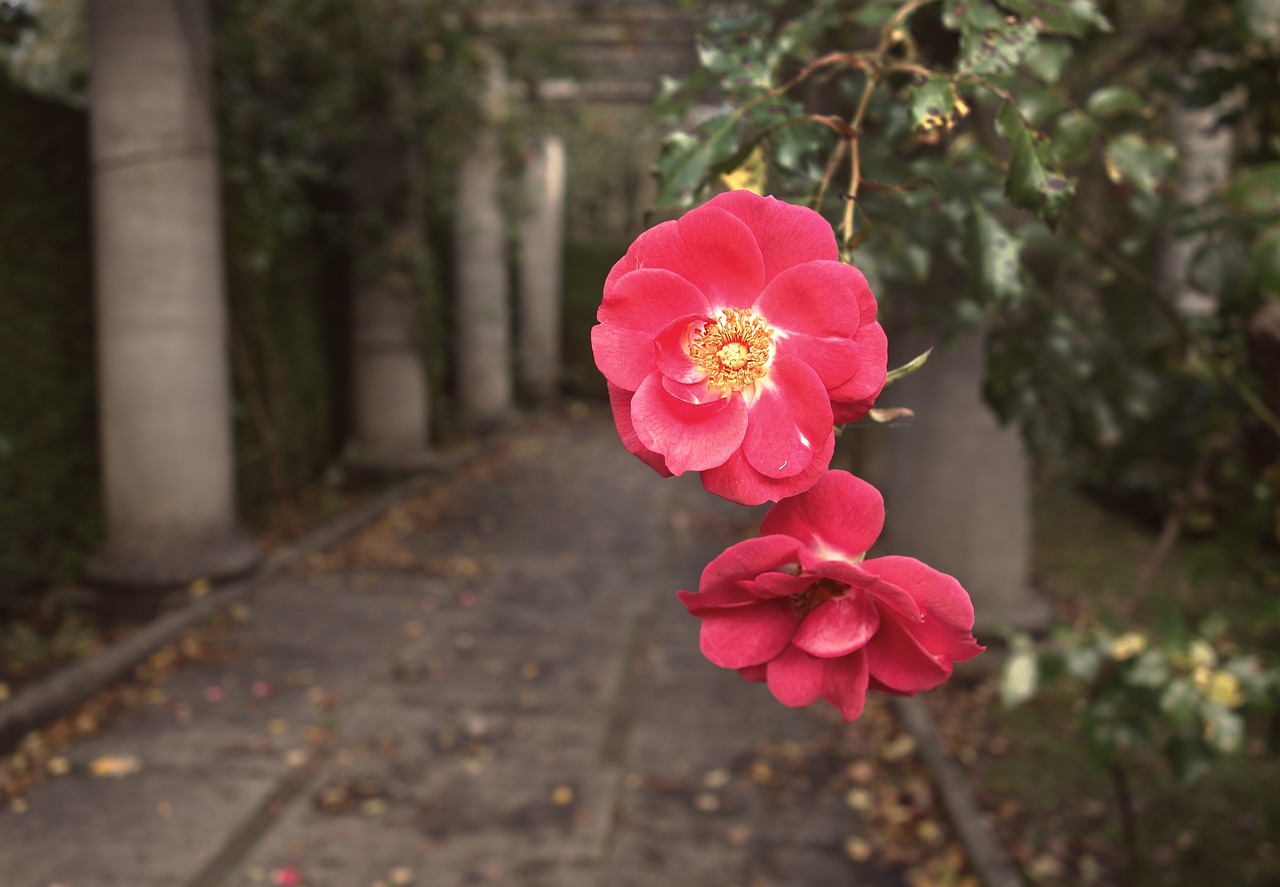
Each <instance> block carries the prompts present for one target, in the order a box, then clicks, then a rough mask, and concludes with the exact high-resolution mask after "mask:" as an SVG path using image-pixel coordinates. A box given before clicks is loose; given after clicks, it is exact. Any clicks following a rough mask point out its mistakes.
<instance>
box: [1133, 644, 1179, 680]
mask: <svg viewBox="0 0 1280 887" xmlns="http://www.w3.org/2000/svg"><path fill="white" fill-rule="evenodd" d="M1169 674H1170V672H1169V657H1167V656H1165V654H1164V651H1163V650H1158V649H1155V648H1154V647H1153V648H1150V649H1147V650H1143V651H1142V653H1140V654H1139V655H1138V657H1137V658H1136V659H1134V660H1133V664H1132V665H1131V666H1130V667H1129V669H1128V671H1127V672H1126V673H1125V683H1127V684H1129V685H1130V686H1131V687H1145V688H1147V689H1151V690H1156V689H1159V688H1161V687H1163V686H1164V685H1165V684H1167V683H1168V682H1169Z"/></svg>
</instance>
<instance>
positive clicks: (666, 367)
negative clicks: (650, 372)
mask: <svg viewBox="0 0 1280 887" xmlns="http://www.w3.org/2000/svg"><path fill="white" fill-rule="evenodd" d="M702 320H704V318H701V317H698V316H696V315H685V316H683V317H678V318H676V319H675V320H673V321H672V322H671V323H669V324H667V326H666V327H665V328H663V330H662V331H661V332H659V333H658V335H657V336H656V337H655V338H654V340H653V341H654V347H655V348H656V356H657V364H656V365H657V368H658V372H660V373H662V375H664V376H666V377H667V378H668V379H671V380H672V381H674V382H683V383H692V382H699V381H702V380H703V379H705V378H706V377H707V371H706V370H704V369H703V368H702V367H700V366H698V365H697V364H696V363H694V362H693V358H691V357H690V356H689V331H690V329H691V327H693V326H694V325H695V324H698V328H699V329H701V324H700V323H699V322H700V321H702Z"/></svg>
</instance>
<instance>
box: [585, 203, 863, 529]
mask: <svg viewBox="0 0 1280 887" xmlns="http://www.w3.org/2000/svg"><path fill="white" fill-rule="evenodd" d="M838 256H839V254H838V252H837V249H836V240H835V234H834V233H833V232H832V230H831V226H830V225H829V224H827V222H826V220H824V219H823V218H822V216H820V215H819V214H818V213H816V212H814V211H813V210H810V209H806V208H805V207H801V206H793V205H791V204H787V203H783V202H781V201H778V200H775V199H774V198H772V197H759V196H757V195H755V194H753V193H751V192H750V191H731V192H728V193H726V194H721V195H719V196H717V197H715V198H714V199H712V200H710V201H709V202H707V203H706V204H704V205H702V206H700V207H698V208H696V209H693V210H691V211H690V212H688V213H686V214H685V215H684V216H683V217H681V218H680V219H678V220H675V221H670V222H664V223H662V224H660V225H657V226H655V227H653V228H651V229H649V230H648V231H646V232H644V233H643V234H641V235H640V236H639V237H638V238H636V241H635V243H633V244H632V245H631V247H630V248H629V249H628V250H627V253H626V255H625V256H623V257H622V258H621V259H620V260H619V261H618V263H617V264H616V265H614V266H613V270H611V271H610V272H609V276H608V277H607V278H606V280H605V284H604V301H603V302H602V304H601V305H600V310H599V312H598V313H597V319H598V320H599V321H600V322H599V324H597V325H596V326H595V327H593V328H592V330H591V346H592V350H593V351H594V352H595V359H596V365H597V366H598V367H599V368H600V371H601V372H602V373H603V374H604V376H605V378H606V379H607V380H608V383H609V400H610V403H611V405H612V407H613V415H614V421H615V422H616V423H617V426H618V433H619V435H620V436H621V437H622V441H623V443H624V444H625V445H626V447H627V449H628V450H630V451H631V452H632V453H634V454H635V455H636V456H638V457H640V459H642V460H643V461H644V462H645V463H647V464H648V465H650V466H651V467H652V468H654V469H655V470H656V471H658V472H659V473H661V474H663V475H671V474H683V473H684V472H686V471H700V472H702V483H703V486H705V487H706V488H707V489H708V490H710V491H711V492H712V493H715V494H717V495H720V496H723V497H725V498H726V499H731V500H733V501H735V502H740V503H742V504H744V505H758V504H760V503H762V502H767V501H770V500H774V501H776V500H778V499H783V498H785V497H787V496H792V495H795V494H796V493H798V492H800V491H801V490H806V489H808V488H809V487H811V486H813V484H814V483H815V482H817V480H818V478H819V477H821V476H822V474H823V472H825V471H826V469H827V466H828V465H829V464H830V463H831V454H832V451H833V449H834V447H835V438H834V436H833V433H832V425H833V424H843V423H845V422H852V421H853V420H855V419H859V418H861V417H862V416H863V415H864V414H865V413H866V412H867V410H868V409H870V407H871V405H872V404H873V403H874V401H875V398H876V396H877V395H878V394H879V393H880V389H881V388H883V387H884V380H885V369H886V364H887V359H888V352H887V346H886V342H885V335H884V330H883V329H881V327H880V324H879V323H877V322H876V300H875V297H874V296H873V295H872V294H871V289H870V288H869V287H868V286H867V282H866V279H865V278H864V277H863V276H862V272H860V271H858V270H857V269H856V268H853V267H852V266H850V265H846V264H844V263H842V262H840V261H838Z"/></svg>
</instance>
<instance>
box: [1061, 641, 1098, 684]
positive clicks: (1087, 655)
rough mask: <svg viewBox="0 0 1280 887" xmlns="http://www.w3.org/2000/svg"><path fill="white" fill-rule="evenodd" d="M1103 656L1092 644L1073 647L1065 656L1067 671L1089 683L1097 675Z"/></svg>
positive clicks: (1082, 681)
mask: <svg viewBox="0 0 1280 887" xmlns="http://www.w3.org/2000/svg"><path fill="white" fill-rule="evenodd" d="M1102 658H1103V657H1102V654H1101V653H1099V652H1098V649H1097V647H1095V646H1093V645H1092V644H1085V645H1082V646H1078V647H1073V648H1072V649H1070V650H1068V651H1067V652H1066V656H1065V661H1066V666H1067V672H1068V673H1069V674H1070V675H1071V676H1072V677H1073V678H1075V679H1076V680H1077V681H1080V682H1081V683H1083V684H1087V683H1089V682H1090V681H1092V680H1093V679H1094V678H1095V677H1097V675H1098V668H1099V667H1100V666H1101V665H1102Z"/></svg>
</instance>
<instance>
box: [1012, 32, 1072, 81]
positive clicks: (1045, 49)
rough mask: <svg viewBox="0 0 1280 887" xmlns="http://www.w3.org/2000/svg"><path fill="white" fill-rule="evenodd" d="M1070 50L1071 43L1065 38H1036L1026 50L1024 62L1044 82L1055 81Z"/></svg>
mask: <svg viewBox="0 0 1280 887" xmlns="http://www.w3.org/2000/svg"><path fill="white" fill-rule="evenodd" d="M1071 52H1072V47H1071V44H1070V43H1069V42H1067V41H1066V40H1038V41H1036V44H1035V45H1034V46H1032V47H1031V49H1029V50H1028V51H1027V57H1026V59H1025V61H1024V64H1025V65H1026V66H1027V70H1029V71H1030V72H1031V73H1032V74H1034V75H1036V76H1037V77H1039V78H1040V79H1041V80H1043V81H1044V82H1045V83H1057V82H1058V79H1059V78H1060V77H1061V76H1062V69H1063V68H1064V67H1065V66H1066V64H1067V60H1068V59H1070V58H1071Z"/></svg>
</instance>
